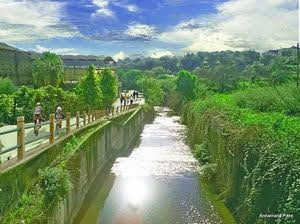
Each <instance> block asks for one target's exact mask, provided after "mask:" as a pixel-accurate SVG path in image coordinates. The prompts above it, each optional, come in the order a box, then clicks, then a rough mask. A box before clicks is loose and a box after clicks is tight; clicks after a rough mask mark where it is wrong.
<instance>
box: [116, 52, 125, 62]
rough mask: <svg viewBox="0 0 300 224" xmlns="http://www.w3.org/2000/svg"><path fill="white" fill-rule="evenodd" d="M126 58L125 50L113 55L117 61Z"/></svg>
mask: <svg viewBox="0 0 300 224" xmlns="http://www.w3.org/2000/svg"><path fill="white" fill-rule="evenodd" d="M125 58H126V54H125V53H124V52H123V51H120V52H119V53H117V54H115V55H114V56H113V59H114V60H115V61H119V60H123V59H125Z"/></svg>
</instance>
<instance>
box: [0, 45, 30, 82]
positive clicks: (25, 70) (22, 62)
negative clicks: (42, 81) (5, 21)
mask: <svg viewBox="0 0 300 224" xmlns="http://www.w3.org/2000/svg"><path fill="white" fill-rule="evenodd" d="M32 61H33V59H32V58H31V56H30V54H28V53H27V52H25V51H22V50H19V49H17V48H14V47H11V46H9V45H7V44H5V43H0V76H1V77H9V78H11V79H12V80H13V82H14V83H15V84H17V85H23V84H30V83H31V81H32V75H31V72H32V71H31V70H32V68H31V65H32Z"/></svg>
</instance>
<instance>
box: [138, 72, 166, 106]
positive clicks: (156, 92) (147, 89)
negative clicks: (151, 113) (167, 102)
mask: <svg viewBox="0 0 300 224" xmlns="http://www.w3.org/2000/svg"><path fill="white" fill-rule="evenodd" d="M137 85H138V87H139V89H140V90H141V91H142V92H143V93H144V97H145V100H146V101H147V103H148V104H150V105H152V106H153V105H160V104H161V103H162V102H163V89H162V87H161V84H160V82H159V81H158V80H157V79H154V78H152V77H145V78H141V79H139V80H138V82H137Z"/></svg>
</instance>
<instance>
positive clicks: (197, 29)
mask: <svg viewBox="0 0 300 224" xmlns="http://www.w3.org/2000/svg"><path fill="white" fill-rule="evenodd" d="M217 11H218V12H217V14H213V15H209V16H206V17H205V18H198V19H193V20H190V21H185V22H182V23H180V24H178V25H177V26H176V27H175V28H172V29H171V30H170V31H168V32H165V33H163V34H161V35H160V40H162V41H164V42H172V43H179V44H183V45H185V46H186V47H185V48H184V50H185V51H221V50H247V49H255V50H259V51H265V50H269V49H278V48H282V47H290V46H292V45H294V44H295V43H296V42H297V40H298V32H299V30H298V21H299V17H298V8H297V0H263V1H261V0H230V1H227V2H224V3H221V4H219V5H218V6H217Z"/></svg>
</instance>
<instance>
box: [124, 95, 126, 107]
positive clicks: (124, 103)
mask: <svg viewBox="0 0 300 224" xmlns="http://www.w3.org/2000/svg"><path fill="white" fill-rule="evenodd" d="M126 103H127V94H126V93H125V96H124V106H126Z"/></svg>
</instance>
